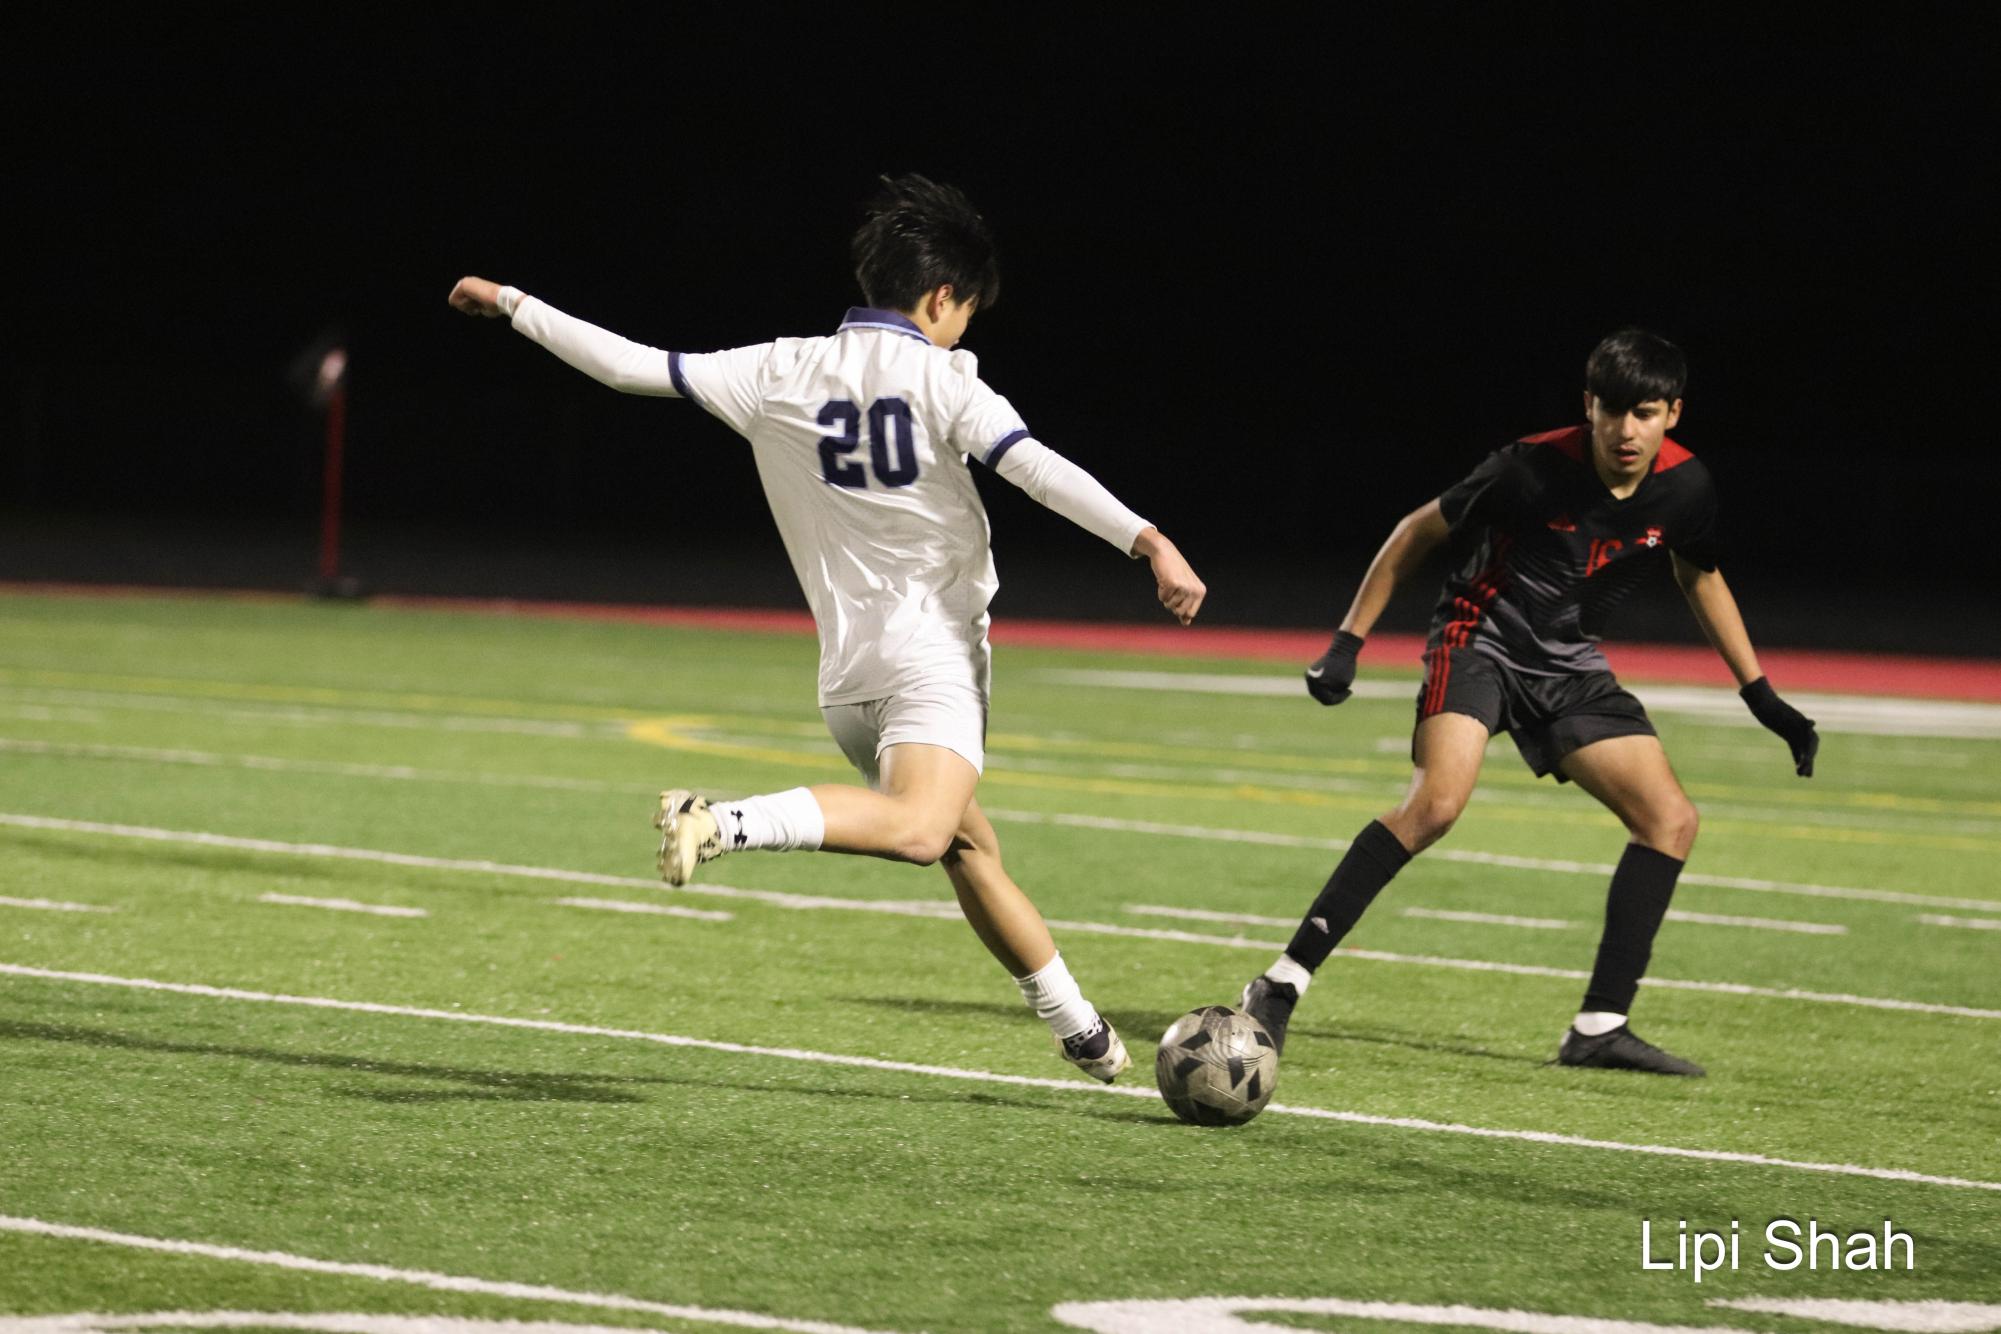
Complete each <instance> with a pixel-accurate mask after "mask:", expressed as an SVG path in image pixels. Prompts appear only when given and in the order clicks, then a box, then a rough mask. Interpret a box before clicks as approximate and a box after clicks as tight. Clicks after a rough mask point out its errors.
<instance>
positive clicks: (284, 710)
mask: <svg viewBox="0 0 2001 1334" xmlns="http://www.w3.org/2000/svg"><path fill="white" fill-rule="evenodd" d="M0 691H7V692H10V693H12V694H15V695H33V696H36V697H38V698H41V699H45V700H52V701H56V702H67V703H83V704H97V705H102V706H104V707H106V708H118V709H133V710H138V711H141V712H146V713H179V714H200V715H202V716H204V717H209V718H227V719H229V720H230V721H232V722H256V723H288V724H292V725H294V726H300V727H352V726H356V725H359V726H364V727H395V728H417V729H421V730H425V731H437V732H504V733H516V734H519V735H523V736H553V737H570V738H576V737H603V738H605V739H607V740H611V739H623V737H624V736H625V729H624V727H623V726H622V725H620V724H615V723H609V722H605V723H581V722H568V721H557V720H551V719H546V718H519V717H508V716H505V715H480V714H452V713H426V712H422V711H412V710H408V709H361V708H352V707H349V706H346V705H340V704H323V705H320V704H268V705H265V704H253V703H237V702H223V701H219V700H209V699H191V698H189V697H188V696H185V695H146V694H132V693H128V692H121V691H113V690H90V689H80V688H75V687H67V686H64V687H52V686H20V685H0Z"/></svg>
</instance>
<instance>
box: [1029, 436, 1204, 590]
mask: <svg viewBox="0 0 2001 1334" xmlns="http://www.w3.org/2000/svg"><path fill="white" fill-rule="evenodd" d="M993 469H994V472H995V473H997V474H998V475H1000V476H1002V477H1005V478H1007V480H1008V481H1010V482H1013V483H1014V484H1015V485H1016V486H1018V487H1020V488H1021V489H1022V490H1024V491H1026V492H1028V494H1029V495H1030V496H1032V497H1034V498H1035V499H1036V500H1037V501H1038V502H1039V503H1041V504H1043V505H1047V506H1048V507H1049V508H1050V509H1052V510H1055V511H1056V512H1057V513H1058V514H1060V515H1062V516H1063V517H1064V518H1066V519H1068V520H1069V521H1070V522H1072V523H1074V524H1076V525H1077V526H1078V527H1079V528H1082V529H1083V530H1084V531H1085V532H1088V533H1096V534H1097V535H1098V536H1099V537H1102V538H1104V539H1105V540H1106V541H1107V542H1110V543H1111V544H1112V545H1113V546H1115V547H1117V548H1118V549H1119V550H1120V551H1123V552H1125V553H1126V554H1127V555H1128V556H1132V557H1135V558H1137V557H1140V556H1144V557H1146V559H1147V561H1148V562H1149V563H1150V564H1151V565H1152V567H1153V579H1154V585H1155V588H1156V590H1157V591H1158V593H1159V595H1160V605H1161V606H1163V607H1165V608H1167V609H1168V610H1169V611H1171V612H1173V613H1174V616H1175V619H1176V620H1178V621H1180V622H1181V623H1182V624H1183V625H1187V624H1189V623H1190V622H1191V621H1193V620H1194V619H1195V613H1196V612H1198V611H1200V610H1201V608H1202V599H1203V598H1204V597H1206V596H1207V595H1208V592H1209V590H1208V588H1207V586H1206V585H1204V584H1203V582H1202V581H1201V580H1200V579H1198V578H1196V577H1195V571H1194V570H1193V569H1191V568H1189V565H1188V562H1187V561H1186V560H1185V559H1183V558H1182V555H1181V551H1180V549H1179V548H1177V547H1176V546H1175V545H1174V543H1172V542H1170V541H1168V540H1167V538H1166V537H1165V536H1163V535H1162V533H1161V531H1160V530H1159V529H1158V528H1156V527H1154V526H1153V525H1152V524H1150V523H1148V522H1147V521H1146V520H1145V519H1142V518H1140V517H1139V515H1137V514H1134V513H1133V512H1132V511H1131V510H1129V509H1127V508H1126V507H1125V506H1124V505H1123V504H1121V503H1119V499H1118V497H1117V496H1114V495H1113V494H1112V493H1111V492H1110V491H1107V490H1106V489H1105V486H1104V483H1102V482H1100V481H1099V480H1098V479H1097V478H1095V477H1093V476H1091V474H1090V473H1088V472H1085V471H1084V470H1083V469H1082V468H1080V467H1078V466H1077V465H1076V464H1074V463H1072V462H1071V461H1070V460H1068V459H1066V458H1064V457H1063V456H1062V455H1061V454H1058V453H1057V452H1056V451H1055V450H1053V449H1051V448H1050V447H1049V446H1047V445H1045V444H1043V443H1042V442H1041V441H1039V440H1035V439H1031V438H1029V437H1027V436H1026V435H1023V436H1022V438H1020V439H1017V440H1012V441H1010V442H1009V444H1008V446H1007V448H1006V450H1005V452H1003V453H1001V455H1000V457H999V459H998V460H997V461H996V462H995V463H994V464H993Z"/></svg>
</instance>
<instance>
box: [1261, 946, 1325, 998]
mask: <svg viewBox="0 0 2001 1334" xmlns="http://www.w3.org/2000/svg"><path fill="white" fill-rule="evenodd" d="M1265 976H1266V977H1268V978H1270V979H1271V980H1272V981H1274V982H1290V983H1291V984H1292V989H1293V990H1294V991H1296V992H1298V993H1299V994H1300V995H1302V996H1304V995H1305V994H1306V987H1307V984H1308V983H1310V982H1312V981H1313V974H1311V973H1309V972H1307V971H1306V969H1305V968H1304V967H1302V966H1301V965H1300V964H1299V963H1297V962H1295V961H1294V959H1293V957H1292V956H1291V955H1290V954H1281V955H1279V956H1278V962H1277V963H1275V964H1273V965H1272V966H1271V967H1269V968H1267V969H1265Z"/></svg>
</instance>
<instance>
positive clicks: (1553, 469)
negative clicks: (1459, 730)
mask: <svg viewBox="0 0 2001 1334" xmlns="http://www.w3.org/2000/svg"><path fill="white" fill-rule="evenodd" d="M1590 451H1591V434H1590V431H1589V429H1588V428H1586V427H1583V426H1573V427H1570V428H1568V429H1566V430H1561V431H1550V432H1547V433H1545V434H1543V435H1532V436H1529V437H1528V438H1527V439H1524V440H1518V441H1516V442H1515V443H1514V444H1512V445H1506V446H1504V447H1502V448H1500V449H1497V450H1495V451H1494V452H1493V453H1492V454H1489V455H1488V456H1487V457H1486V459H1484V460H1483V461H1482V462H1481V464H1480V466H1479V467H1477V468H1475V469H1474V470H1473V471H1472V472H1471V473H1470V474H1468V475H1467V477H1466V479H1465V480H1464V481H1461V482H1459V483H1458V484H1457V485H1455V486H1453V487H1452V488H1451V489H1449V490H1447V491H1446V492H1445V494H1443V495H1442V496H1440V497H1439V498H1438V504H1439V509H1440V510H1441V511H1442V512H1443V514H1444V516H1445V522H1446V523H1447V524H1448V525H1450V527H1451V530H1452V548H1451V550H1452V560H1453V569H1452V573H1451V574H1450V575H1449V576H1448V577H1447V578H1446V581H1445V590H1444V592H1443V594H1442V595H1441V596H1440V598H1439V602H1438V609H1437V610H1436V611H1435V612H1433V613H1432V618H1431V638H1430V647H1432V648H1440V647H1444V648H1475V649H1478V650H1479V651H1481V652H1482V653H1485V654H1488V655H1489V656H1491V657H1495V658H1498V659H1500V660H1501V661H1502V662H1504V663H1506V664H1507V665H1508V666H1510V667H1512V668H1514V669H1515V670H1516V671H1519V672H1525V673H1528V674H1530V675H1539V676H1555V675H1562V674H1568V673H1571V672H1589V671H1604V670H1606V663H1605V655H1604V654H1602V653H1600V652H1599V651H1598V640H1599V638H1600V636H1601V635H1602V634H1603V632H1604V626H1605V621H1606V618H1607V617H1608V615H1609V614H1610V613H1611V611H1612V609H1613V608H1614V607H1616V606H1617V605H1618V604H1619V602H1620V601H1622V600H1623V599H1624V598H1625V597H1626V595H1627V594H1628V593H1630V592H1632V590H1633V588H1634V587H1635V586H1636V585H1637V584H1638V583H1639V581H1640V580H1641V579H1643V578H1645V577H1646V576H1647V574H1648V572H1649V571H1650V570H1653V569H1655V568H1656V567H1660V566H1665V565H1666V564H1667V554H1668V553H1669V552H1670V551H1672V552H1674V553H1675V554H1676V555H1679V556H1680V557H1681V558H1682V559H1683V560H1686V561H1688V562H1689V563H1690V564H1692V565H1695V566H1698V567H1700V568H1702V569H1705V570H1713V569H1715V568H1716V562H1717V558H1718V554H1719V551H1718V548H1719V535H1718V531H1717V521H1716V488H1715V485H1714V483H1713V482H1712V481H1711V480H1710V476H1709V469H1707V468H1705V467H1704V466H1703V465H1702V463H1701V461H1700V460H1698V459H1697V458H1696V457H1695V455H1693V454H1691V453H1689V452H1688V451H1687V450H1686V449H1684V448H1682V447H1681V446H1680V445H1678V444H1676V443H1675V442H1674V441H1673V440H1665V441H1663V442H1662V444H1661V452H1660V454H1659V455H1658V456H1657V457H1656V458H1655V460H1654V466H1653V470H1652V471H1651V472H1649V473H1648V474H1646V475H1645V476H1644V477H1642V478H1641V479H1640V485H1639V487H1638V489H1637V490H1635V491H1634V492H1633V494H1632V495H1630V496H1628V497H1627V498H1626V499H1624V500H1620V499H1618V498H1616V497H1615V496H1613V495H1612V493H1611V492H1610V491H1608V490H1607V489H1606V488H1605V484H1604V483H1603V482H1601V481H1600V480H1599V479H1598V474H1597V471H1596V470H1595V469H1593V467H1592V466H1591V453H1590Z"/></svg>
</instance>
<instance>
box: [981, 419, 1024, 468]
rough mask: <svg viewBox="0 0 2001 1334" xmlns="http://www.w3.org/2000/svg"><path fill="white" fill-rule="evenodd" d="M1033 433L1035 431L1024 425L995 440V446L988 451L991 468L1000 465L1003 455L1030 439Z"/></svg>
mask: <svg viewBox="0 0 2001 1334" xmlns="http://www.w3.org/2000/svg"><path fill="white" fill-rule="evenodd" d="M1031 434H1033V432H1031V431H1030V430H1029V429H1028V428H1027V427H1025V426H1024V427H1022V428H1021V429H1020V430H1019V431H1009V432H1008V433H1007V434H1006V435H1004V436H1002V437H1001V438H1000V439H998V440H996V441H994V447H993V448H992V449H990V450H988V451H987V457H986V464H987V466H988V467H989V468H998V467H1000V461H1001V455H1003V454H1005V453H1007V452H1008V451H1009V450H1010V449H1013V448H1014V447H1015V446H1016V445H1018V444H1020V443H1021V442H1022V441H1024V440H1026V439H1028V438H1029V436H1030V435H1031Z"/></svg>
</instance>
